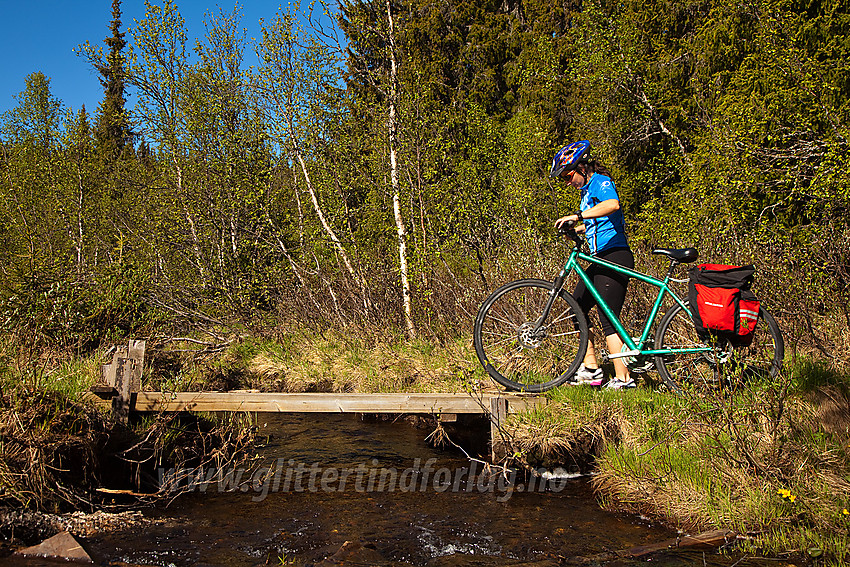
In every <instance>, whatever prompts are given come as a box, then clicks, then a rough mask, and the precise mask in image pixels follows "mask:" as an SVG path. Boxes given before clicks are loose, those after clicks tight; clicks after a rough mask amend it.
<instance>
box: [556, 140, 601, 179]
mask: <svg viewBox="0 0 850 567" xmlns="http://www.w3.org/2000/svg"><path fill="white" fill-rule="evenodd" d="M592 159H593V158H592V157H591V155H590V142H588V141H587V140H582V141H581V142H573V143H572V144H570V145H569V146H566V147H564V148H561V149H560V150H559V151H558V153H557V154H555V159H553V160H552V169H551V170H550V171H549V177H550V178H551V177H558V176H559V175H561V174H562V173H563V172H564V171H572V170H573V169H575V168H576V166H577V165H578V164H580V163H587V162H589V161H592Z"/></svg>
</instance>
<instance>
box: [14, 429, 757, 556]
mask: <svg viewBox="0 0 850 567" xmlns="http://www.w3.org/2000/svg"><path fill="white" fill-rule="evenodd" d="M259 426H260V430H259V431H260V435H262V436H268V443H267V444H266V445H265V446H264V447H263V448H262V449H261V456H262V458H263V462H264V463H266V465H267V466H266V467H265V469H266V470H263V471H262V473H261V474H262V476H260V475H256V476H253V477H252V476H251V472H250V471H249V472H248V473H246V476H245V477H243V478H242V480H243V483H242V484H241V488H240V489H237V490H235V491H228V492H224V491H220V488H221V489H224V488H225V486H224V484H225V483H235V482H236V476H237V475H238V474H239V471H225V472H227V473H230V472H232V473H233V476H232V477H230V476H228V475H225V476H224V477H222V479H221V481H219V479H216V478H215V477H211V476H206V475H210V474H211V473H215V472H216V471H204V472H203V474H204V475H205V476H204V478H203V479H202V480H206V479H209V480H210V482H209V483H206V484H204V483H203V482H202V483H200V484H198V483H196V484H195V486H194V491H193V492H192V493H190V494H185V495H183V496H180V497H179V498H177V499H176V500H175V501H174V502H173V503H172V504H171V505H170V506H168V507H165V508H162V507H161V508H157V509H153V510H149V511H148V512H146V515H148V516H149V517H150V518H151V519H153V520H155V522H154V524H153V525H151V526H148V527H145V528H144V529H142V530H139V529H131V530H127V531H123V532H115V533H108V534H102V535H98V536H94V537H91V538H88V539H85V540H83V545H84V547H85V549H86V550H87V551H88V552H89V553H90V554H91V555H92V557H93V559H94V561H95V563H96V564H101V565H122V566H126V565H162V566H170V565H174V566H175V567H180V566H188V565H232V566H255V565H267V564H268V565H281V564H294V565H310V564H319V563H321V562H322V561H325V563H324V564H325V565H327V564H330V563H331V562H341V563H342V564H347V565H399V566H406V565H428V566H432V567H433V566H438V567H443V566H445V567H449V566H472V565H475V566H497V565H517V564H521V563H533V562H537V563H538V564H540V565H556V564H559V563H561V562H570V563H576V562H578V560H577V559H576V558H578V557H582V556H583V557H590V556H594V555H598V554H601V553H604V552H609V551H615V550H621V549H627V548H630V547H633V546H637V545H644V544H652V543H657V542H660V541H664V540H666V539H670V538H673V537H675V535H676V534H675V532H672V531H670V530H669V529H666V528H664V527H663V526H660V525H656V524H653V523H651V522H649V521H647V520H645V519H641V518H638V517H635V516H630V515H623V514H613V513H608V512H604V511H602V510H601V509H600V508H599V506H598V503H597V501H596V499H595V497H594V495H593V493H592V491H591V489H590V486H589V482H588V479H587V478H558V477H554V478H551V479H549V480H548V481H547V482H543V481H540V482H535V483H534V484H532V485H531V486H529V485H528V480H527V479H523V478H519V477H517V478H515V479H514V481H515V484H514V485H510V484H508V483H507V482H505V479H504V477H501V476H496V477H495V478H494V477H488V476H487V475H481V474H479V473H480V472H481V467H480V466H479V465H478V463H476V462H474V461H472V462H471V461H470V460H469V459H467V458H466V456H465V455H464V454H463V453H462V452H460V451H458V450H456V449H452V450H445V451H441V450H437V449H433V448H430V447H429V446H428V444H427V443H426V442H425V440H424V438H425V437H426V435H427V434H428V431H426V430H422V429H417V428H414V427H412V426H410V425H409V424H407V423H404V422H398V423H393V422H389V421H378V420H363V419H361V418H360V417H358V416H356V415H351V414H333V415H321V414H300V415H294V414H260V417H259ZM461 429H462V430H463V432H465V433H466V434H467V435H466V438H467V439H474V438H476V437H477V438H479V440H481V439H486V437H487V436H488V434H489V429H488V427H487V425H486V422H480V423H478V424H474V423H472V424H466V425H465V426H463V427H462V428H461ZM473 445H474V443H473ZM480 445H481V444H480V443H479V447H478V450H480V448H481V447H480ZM170 473H175V475H171V474H170ZM178 473H179V471H164V473H163V477H162V478H163V479H164V480H168V479H169V478H170V479H172V480H173V479H174V478H178V477H179V474H178ZM195 478H196V480H197V477H195ZM499 479H501V480H499ZM245 481H247V482H245ZM202 490H203V492H202ZM328 558H331V559H330V560H328ZM738 559H739V558H738ZM3 561H8V562H10V564H15V565H22V566H23V565H26V566H34V565H42V564H48V563H46V562H44V561H39V560H34V559H20V558H17V559H12V558H5V559H0V563H1V562H3ZM547 561H548V562H547ZM735 561H737V559H734V558H730V557H726V556H716V555H710V556H708V557H704V556H703V554H702V553H699V554H694V553H690V554H685V553H679V554H675V555H672V554H666V555H664V556H654V557H653V560H652V562H653V563H655V564H660V565H667V566H674V565H692V564H700V565H703V564H706V565H731V564H733V563H735ZM645 562H646V561H645V560H642V561H638V560H634V561H633V562H631V563H630V562H627V561H623V560H618V561H617V562H616V564H617V565H628V564H635V565H637V564H639V563H645ZM704 562H705V563H704ZM50 564H52V565H55V564H54V563H50ZM334 564H336V563H334ZM742 564H746V563H742Z"/></svg>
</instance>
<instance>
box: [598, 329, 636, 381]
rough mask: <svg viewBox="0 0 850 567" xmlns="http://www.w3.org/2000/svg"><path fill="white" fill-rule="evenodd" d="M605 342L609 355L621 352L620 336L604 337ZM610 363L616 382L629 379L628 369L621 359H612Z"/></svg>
mask: <svg viewBox="0 0 850 567" xmlns="http://www.w3.org/2000/svg"><path fill="white" fill-rule="evenodd" d="M605 342H606V343H608V352H610V353H615V352H620V351H621V350H623V339H621V338H620V335H618V334H617V333H614V334H613V335H608V336H606V337H605ZM588 346H589V344H588ZM611 361H612V362H613V363H614V376H615V378H616V379H617V380H628V379H629V378H631V374H629V369H628V368H627V367H626V364H625V363H624V362H623V359H622V358H612V359H611Z"/></svg>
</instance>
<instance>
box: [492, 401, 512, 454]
mask: <svg viewBox="0 0 850 567" xmlns="http://www.w3.org/2000/svg"><path fill="white" fill-rule="evenodd" d="M507 417H508V400H507V399H506V398H503V397H501V396H494V397H492V398H490V459H491V460H492V461H493V462H494V463H498V462H499V461H501V460H503V459H504V458H506V457H507V456H508V449H509V446H510V443H509V442H508V440H507V439H506V438H505V435H504V433H503V432H502V427H504V424H505V419H507Z"/></svg>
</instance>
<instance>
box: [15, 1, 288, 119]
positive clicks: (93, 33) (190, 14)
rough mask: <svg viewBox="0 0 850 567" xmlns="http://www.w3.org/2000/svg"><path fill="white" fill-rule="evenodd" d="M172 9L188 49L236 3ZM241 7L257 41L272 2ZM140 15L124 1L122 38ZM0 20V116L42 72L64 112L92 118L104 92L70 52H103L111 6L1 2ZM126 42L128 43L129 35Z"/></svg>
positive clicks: (184, 4)
mask: <svg viewBox="0 0 850 567" xmlns="http://www.w3.org/2000/svg"><path fill="white" fill-rule="evenodd" d="M152 3H156V0H153V1H152ZM176 5H177V7H178V8H179V10H180V13H181V14H182V15H183V18H184V19H185V20H186V28H187V30H188V39H189V41H188V45H189V46H190V47H191V46H194V43H195V39H202V38H203V35H204V16H205V14H207V13H208V12H213V13H216V14H217V13H218V11H219V7H221V8H222V9H223V10H224V11H225V12H226V13H229V12H232V11H233V8H234V6H235V5H236V2H235V1H233V2H230V1H228V2H222V3H218V4H216V3H214V2H204V1H201V0H177V1H176ZM240 5H241V7H242V27H244V28H245V29H246V30H247V37H248V38H251V37H257V35H258V34H259V30H260V25H259V20H260V19H261V18H263V19H265V21H266V22H271V20H272V19H273V18H274V16H275V14H276V13H277V11H278V9H279V6H280V4H279V2H276V1H275V2H263V1H256V0H255V1H252V0H245V1H244V2H242V3H241V4H240ZM144 12H145V4H144V1H143V0H123V1H122V3H121V20H122V24H123V26H122V31H124V32H125V34H126V33H127V30H128V27H129V26H132V25H133V19H134V18H135V19H139V20H140V19H142V18H143V17H144ZM0 14H2V18H0V53H2V54H3V56H2V57H0V113H3V112H6V111H7V110H9V109H11V108H14V107H15V106H17V101H16V100H15V96H17V95H18V94H19V93H21V91H23V90H24V88H25V87H26V84H25V82H24V79H25V78H26V76H27V75H29V74H30V73H33V72H35V71H41V72H42V73H44V74H45V75H46V76H47V77H48V78H49V79H50V92H51V93H52V94H53V96H54V97H56V98H58V99H59V100H61V101H62V104H63V105H64V107H65V108H73V109H74V110H79V109H80V108H81V107H82V106H83V105H85V107H86V110H87V111H88V112H89V113H91V114H93V113H94V112H95V111H96V110H97V107H98V105H99V104H100V102H101V100H102V99H103V88H102V87H101V85H100V81H99V80H98V75H97V74H96V73H95V71H94V70H93V69H92V68H91V67H90V66H89V65H88V63H87V62H86V60H85V59H84V58H82V57H78V56H77V55H76V54H75V53H74V49H75V48H76V47H77V46H78V45H80V44H82V43H85V41H86V40H88V41H89V43H91V44H93V45H100V46H104V44H103V40H104V38H106V37H107V36H108V35H110V31H109V24H110V22H111V21H112V0H53V1H51V0H0ZM125 39H127V40H128V41H129V34H128V35H127V36H125ZM246 58H247V57H246ZM127 102H128V107H130V108H132V107H133V106H134V105H135V102H136V101H135V100H134V98H133V97H132V96H131V97H129V99H128V101H127Z"/></svg>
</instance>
